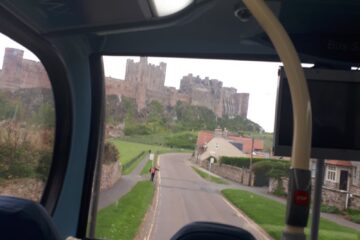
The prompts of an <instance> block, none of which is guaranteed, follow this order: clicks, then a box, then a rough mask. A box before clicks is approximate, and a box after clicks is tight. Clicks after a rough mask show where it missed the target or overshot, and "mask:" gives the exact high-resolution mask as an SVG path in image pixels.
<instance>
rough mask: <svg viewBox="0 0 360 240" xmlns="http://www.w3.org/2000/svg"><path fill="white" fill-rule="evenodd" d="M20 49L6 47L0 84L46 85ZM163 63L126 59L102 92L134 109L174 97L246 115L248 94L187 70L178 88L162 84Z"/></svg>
mask: <svg viewBox="0 0 360 240" xmlns="http://www.w3.org/2000/svg"><path fill="white" fill-rule="evenodd" d="M23 56H24V51H23V50H19V49H15V48H6V49H5V55H4V62H3V66H2V69H1V70H0V88H1V89H11V90H14V89H18V88H34V87H44V88H50V81H49V79H48V76H47V73H46V71H45V69H44V67H43V66H42V64H41V63H39V62H36V61H32V60H27V59H24V58H23ZM166 66H167V65H166V63H164V62H160V63H159V64H158V65H156V64H152V63H149V62H148V59H147V57H140V60H139V61H138V62H135V61H134V60H132V59H127V61H126V72H125V79H124V80H120V79H116V78H111V77H106V81H105V87H106V94H108V95H117V96H126V97H130V98H134V99H135V100H136V103H137V107H138V110H141V109H143V108H144V107H145V106H146V104H147V103H149V102H151V101H153V100H156V101H159V102H160V103H162V104H163V105H164V106H175V105H176V103H177V102H178V101H181V102H185V103H188V104H191V105H195V106H202V107H206V108H209V109H210V110H212V111H214V112H215V114H216V115H217V116H219V117H222V116H224V115H227V116H242V117H246V116H247V111H248V103H249V94H248V93H238V92H237V90H236V89H235V88H233V87H223V83H222V82H221V81H219V80H217V79H211V78H209V77H205V78H201V77H200V76H199V75H198V76H194V75H193V74H191V73H190V74H188V75H187V76H184V77H183V78H182V79H181V82H180V89H179V90H177V89H176V88H174V87H166V86H165V77H166Z"/></svg>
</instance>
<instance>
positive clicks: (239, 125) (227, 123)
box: [218, 116, 264, 133]
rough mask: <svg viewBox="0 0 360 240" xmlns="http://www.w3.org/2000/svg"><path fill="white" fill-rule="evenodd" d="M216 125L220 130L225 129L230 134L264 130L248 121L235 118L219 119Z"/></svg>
mask: <svg viewBox="0 0 360 240" xmlns="http://www.w3.org/2000/svg"><path fill="white" fill-rule="evenodd" d="M218 125H219V126H220V127H222V128H227V129H228V130H230V131H232V132H237V133H239V132H244V131H248V132H263V131H264V129H263V128H262V127H261V126H260V125H259V124H257V123H255V122H252V121H251V120H249V119H246V118H242V117H240V116H236V117H234V118H229V117H227V116H225V117H223V118H219V120H218Z"/></svg>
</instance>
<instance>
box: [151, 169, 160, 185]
mask: <svg viewBox="0 0 360 240" xmlns="http://www.w3.org/2000/svg"><path fill="white" fill-rule="evenodd" d="M156 171H159V169H158V168H157V167H151V168H150V169H149V173H150V175H151V177H150V181H152V182H153V181H154V177H155V174H156Z"/></svg>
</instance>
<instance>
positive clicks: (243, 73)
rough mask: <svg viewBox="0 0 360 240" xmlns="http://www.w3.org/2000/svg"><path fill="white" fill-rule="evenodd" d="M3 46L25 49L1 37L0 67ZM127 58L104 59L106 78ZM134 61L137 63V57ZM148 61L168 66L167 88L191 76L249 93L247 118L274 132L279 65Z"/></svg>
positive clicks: (120, 74) (118, 73)
mask: <svg viewBox="0 0 360 240" xmlns="http://www.w3.org/2000/svg"><path fill="white" fill-rule="evenodd" d="M5 47H15V48H20V49H24V47H22V46H21V45H19V44H17V43H16V42H13V41H11V40H10V39H8V38H7V37H5V36H3V35H1V34H0V56H1V57H0V66H2V61H3V56H4V48H5ZM24 50H25V49H24ZM24 57H25V58H27V59H32V60H37V59H36V57H35V56H34V55H33V54H32V53H30V52H29V51H25V55H24ZM127 58H129V57H105V58H104V65H105V75H106V76H111V77H114V78H120V79H124V75H125V64H126V59H127ZM134 59H135V60H136V61H138V58H134ZM148 61H149V62H151V63H155V64H158V63H159V62H165V63H167V68H166V80H165V85H166V86H173V87H176V88H179V86H180V80H181V78H182V77H183V76H185V75H187V74H189V73H192V74H193V75H195V76H196V75H199V76H200V77H201V78H205V77H209V78H210V79H218V80H220V81H222V82H223V86H225V87H235V88H236V89H237V90H238V92H247V93H250V98H249V110H248V118H249V119H251V120H253V121H255V122H257V123H258V124H260V125H261V126H262V127H263V128H264V129H265V130H266V131H267V132H273V128H274V118H275V101H276V91H277V81H278V80H277V71H278V67H279V65H280V64H279V63H266V62H248V61H232V60H205V59H183V58H157V57H156V58H155V57H154V58H153V57H149V59H148Z"/></svg>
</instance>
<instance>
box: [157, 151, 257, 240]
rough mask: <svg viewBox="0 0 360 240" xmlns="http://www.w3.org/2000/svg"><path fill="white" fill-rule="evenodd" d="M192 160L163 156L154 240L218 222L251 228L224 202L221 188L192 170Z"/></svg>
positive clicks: (186, 156)
mask: <svg viewBox="0 0 360 240" xmlns="http://www.w3.org/2000/svg"><path fill="white" fill-rule="evenodd" d="M188 156H189V155H185V154H166V155H161V158H160V173H159V177H160V179H158V181H159V193H158V204H157V211H156V214H155V220H154V225H153V228H152V231H151V235H150V239H153V240H168V239H170V237H171V236H172V235H174V233H175V232H176V231H177V230H179V229H180V228H181V227H182V226H184V225H185V224H187V223H190V222H193V221H214V222H220V223H225V224H231V225H235V226H239V227H244V228H249V224H248V223H247V221H246V220H245V219H244V218H240V217H238V216H237V215H236V212H235V211H234V209H232V208H231V207H230V206H229V205H228V204H227V203H226V202H225V201H224V200H223V198H222V197H221V195H220V194H219V191H218V187H217V186H216V185H214V184H211V183H208V182H206V181H205V180H203V179H202V178H201V177H199V176H198V175H197V174H196V173H195V172H194V170H193V169H191V167H190V164H189V163H188V162H187V160H186V159H187V158H188ZM248 230H249V229H248ZM249 231H253V230H251V229H250V230H249ZM255 232H256V231H254V233H255ZM257 234H258V233H257ZM258 237H259V238H258V239H263V238H262V237H260V236H259V235H258Z"/></svg>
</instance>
